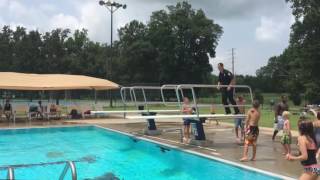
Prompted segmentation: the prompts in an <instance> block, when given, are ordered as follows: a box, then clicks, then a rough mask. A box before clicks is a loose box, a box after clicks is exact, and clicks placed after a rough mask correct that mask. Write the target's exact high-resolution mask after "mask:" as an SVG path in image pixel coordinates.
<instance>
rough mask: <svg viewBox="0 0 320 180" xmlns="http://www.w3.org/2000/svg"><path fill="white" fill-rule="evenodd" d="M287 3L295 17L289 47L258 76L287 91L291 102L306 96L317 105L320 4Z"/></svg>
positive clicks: (310, 0) (302, 0)
mask: <svg viewBox="0 0 320 180" xmlns="http://www.w3.org/2000/svg"><path fill="white" fill-rule="evenodd" d="M286 1H287V2H288V3H290V4H291V8H292V13H293V15H294V17H295V23H294V24H293V25H292V26H291V34H290V42H289V46H288V47H287V48H286V49H285V50H284V51H283V53H282V54H280V55H279V56H274V57H271V58H270V59H269V62H268V64H267V65H266V66H264V67H262V68H261V69H259V70H258V71H257V76H261V77H264V78H271V79H272V81H273V85H274V87H277V88H280V89H283V90H285V91H287V92H289V93H290V96H291V97H292V99H297V100H299V99H301V94H305V97H306V99H307V100H308V101H309V103H317V104H320V81H319V77H320V75H319V67H320V53H319V52H320V21H319V19H320V1H314V0H286Z"/></svg>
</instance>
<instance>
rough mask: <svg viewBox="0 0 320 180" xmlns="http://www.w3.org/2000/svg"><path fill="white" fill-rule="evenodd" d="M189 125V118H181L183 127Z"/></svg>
mask: <svg viewBox="0 0 320 180" xmlns="http://www.w3.org/2000/svg"><path fill="white" fill-rule="evenodd" d="M190 123H191V119H189V118H183V125H185V126H190Z"/></svg>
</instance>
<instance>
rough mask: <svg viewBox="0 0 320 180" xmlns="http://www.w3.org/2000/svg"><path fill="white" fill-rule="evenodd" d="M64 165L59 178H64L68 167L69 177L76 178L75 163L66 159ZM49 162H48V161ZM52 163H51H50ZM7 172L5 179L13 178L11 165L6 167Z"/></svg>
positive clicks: (10, 179)
mask: <svg viewBox="0 0 320 180" xmlns="http://www.w3.org/2000/svg"><path fill="white" fill-rule="evenodd" d="M65 163H66V166H65V167H64V168H63V171H62V172H61V174H60V177H59V180H64V178H65V176H66V174H67V172H68V170H69V169H70V171H71V179H72V180H77V179H78V177H77V169H76V165H75V163H74V162H73V161H66V162H65ZM48 164H49V163H48ZM50 164H52V163H50ZM7 169H8V172H7V180H14V179H15V177H14V168H13V167H8V168H7Z"/></svg>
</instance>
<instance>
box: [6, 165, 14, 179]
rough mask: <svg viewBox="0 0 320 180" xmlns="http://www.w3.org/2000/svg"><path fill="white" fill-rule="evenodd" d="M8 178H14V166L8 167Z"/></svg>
mask: <svg viewBox="0 0 320 180" xmlns="http://www.w3.org/2000/svg"><path fill="white" fill-rule="evenodd" d="M7 179H8V180H14V169H13V168H12V167H8V173H7Z"/></svg>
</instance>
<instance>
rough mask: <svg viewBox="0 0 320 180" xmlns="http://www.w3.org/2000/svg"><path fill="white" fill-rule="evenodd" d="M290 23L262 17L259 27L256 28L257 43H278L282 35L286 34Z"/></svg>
mask: <svg viewBox="0 0 320 180" xmlns="http://www.w3.org/2000/svg"><path fill="white" fill-rule="evenodd" d="M290 23H291V22H290V21H289V22H287V20H284V21H279V20H278V21H277V20H275V19H273V18H268V17H264V16H263V17H261V19H260V25H259V27H257V28H256V39H257V40H258V41H278V40H279V39H280V37H281V36H282V35H283V34H286V35H287V34H288V33H287V31H288V29H289V27H290ZM284 32H286V33H284Z"/></svg>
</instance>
